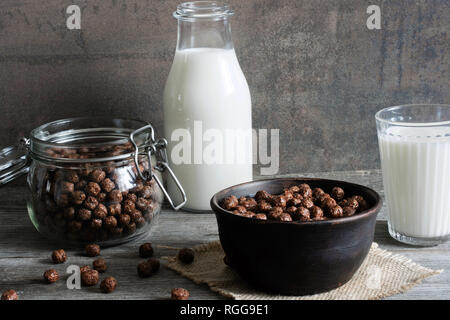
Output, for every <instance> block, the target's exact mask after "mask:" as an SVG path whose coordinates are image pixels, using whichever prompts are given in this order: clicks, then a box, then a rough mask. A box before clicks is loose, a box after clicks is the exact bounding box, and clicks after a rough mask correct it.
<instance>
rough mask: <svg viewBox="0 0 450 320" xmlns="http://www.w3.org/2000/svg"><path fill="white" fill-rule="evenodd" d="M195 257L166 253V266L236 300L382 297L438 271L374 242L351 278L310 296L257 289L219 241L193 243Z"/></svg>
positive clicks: (416, 282)
mask: <svg viewBox="0 0 450 320" xmlns="http://www.w3.org/2000/svg"><path fill="white" fill-rule="evenodd" d="M193 250H194V251H195V260H194V262H193V263H192V264H190V265H185V264H183V263H181V262H179V261H178V260H177V258H176V257H169V258H168V260H169V263H168V265H167V266H168V268H170V269H172V270H175V271H177V272H179V273H180V274H181V275H183V276H185V277H186V278H188V279H191V280H192V281H194V282H195V283H202V284H203V283H205V284H207V285H208V286H209V287H210V289H211V290H212V291H215V292H218V293H220V294H222V295H224V296H226V297H230V298H233V299H236V300H259V299H265V300H348V299H352V300H359V299H381V298H384V297H388V296H391V295H394V294H398V293H402V292H405V291H407V290H408V289H410V288H412V287H413V286H415V285H416V284H419V283H420V282H421V281H422V280H423V279H425V278H427V277H429V276H432V275H435V274H439V273H441V272H442V270H431V269H428V268H425V267H422V266H420V265H418V264H416V263H414V262H412V261H411V260H409V259H407V258H405V257H403V256H400V255H394V254H392V253H390V252H388V251H386V250H382V249H380V248H378V244H376V243H373V244H372V247H371V249H370V251H369V254H368V256H367V258H366V260H365V261H364V262H363V264H362V265H361V267H360V268H359V270H358V271H357V272H356V274H355V275H354V276H353V278H352V279H351V280H350V281H349V282H347V283H346V284H344V285H343V286H342V287H339V288H337V289H334V290H331V291H329V292H325V293H320V294H315V295H310V296H281V295H273V294H267V293H264V292H259V291H256V290H254V289H252V288H251V287H249V286H248V285H246V284H245V282H244V281H242V280H241V279H240V278H239V276H238V275H237V274H235V273H234V272H233V271H232V269H230V268H229V267H228V266H227V265H226V264H225V263H224V262H223V258H224V256H225V254H224V252H223V250H222V246H221V245H220V242H219V241H215V242H211V243H207V244H203V245H199V246H197V247H194V248H193Z"/></svg>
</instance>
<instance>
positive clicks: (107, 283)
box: [100, 277, 117, 293]
mask: <svg viewBox="0 0 450 320" xmlns="http://www.w3.org/2000/svg"><path fill="white" fill-rule="evenodd" d="M116 287H117V280H116V279H115V278H114V277H107V278H105V279H104V280H103V281H102V282H101V283H100V290H101V291H102V292H103V293H111V292H113V291H114V290H116Z"/></svg>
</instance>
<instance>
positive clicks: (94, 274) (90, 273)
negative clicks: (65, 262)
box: [81, 269, 99, 286]
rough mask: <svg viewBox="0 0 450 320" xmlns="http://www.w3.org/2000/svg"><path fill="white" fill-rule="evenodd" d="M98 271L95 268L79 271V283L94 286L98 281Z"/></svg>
mask: <svg viewBox="0 0 450 320" xmlns="http://www.w3.org/2000/svg"><path fill="white" fill-rule="evenodd" d="M98 279H99V276H98V271H97V270H92V269H89V270H86V271H85V272H82V273H81V283H82V284H83V285H85V286H94V285H96V284H97V283H98Z"/></svg>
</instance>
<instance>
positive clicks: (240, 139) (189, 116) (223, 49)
mask: <svg viewBox="0 0 450 320" xmlns="http://www.w3.org/2000/svg"><path fill="white" fill-rule="evenodd" d="M232 14H233V12H232V11H231V10H230V9H229V8H228V6H226V5H222V4H220V3H217V2H213V1H196V2H187V3H182V4H180V5H179V6H178V7H177V11H176V12H174V17H175V18H177V20H178V41H177V48H176V52H175V58H174V61H173V64H172V68H171V70H170V73H169V77H168V79H167V82H166V86H165V89H164V129H165V136H166V138H167V140H168V141H169V146H168V152H169V154H170V155H171V157H169V158H170V159H171V160H170V161H171V163H170V165H171V167H172V169H173V171H174V172H175V174H176V175H177V177H178V178H179V180H180V182H181V183H182V185H183V187H184V189H185V191H186V194H187V199H188V201H187V203H186V205H185V208H186V209H188V210H191V211H204V210H210V205H209V201H210V199H211V197H212V196H213V195H214V193H216V192H218V191H220V190H222V189H224V188H227V187H229V186H232V185H235V184H238V183H242V182H246V181H250V180H252V133H251V128H252V120H251V99H250V91H249V89H248V85H247V81H246V79H245V77H244V74H243V73H242V70H241V68H240V66H239V62H238V60H237V57H236V54H235V51H234V47H233V42H232V40H231V28H230V22H229V20H228V18H229V17H230V16H231V15H232ZM168 188H169V190H176V189H175V188H176V186H174V185H173V184H171V183H170V181H169V182H168Z"/></svg>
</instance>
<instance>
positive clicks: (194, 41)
mask: <svg viewBox="0 0 450 320" xmlns="http://www.w3.org/2000/svg"><path fill="white" fill-rule="evenodd" d="M192 48H216V49H233V41H232V39H231V27H230V22H229V20H228V19H221V20H201V21H187V20H182V19H180V20H178V40H177V50H184V49H192Z"/></svg>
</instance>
